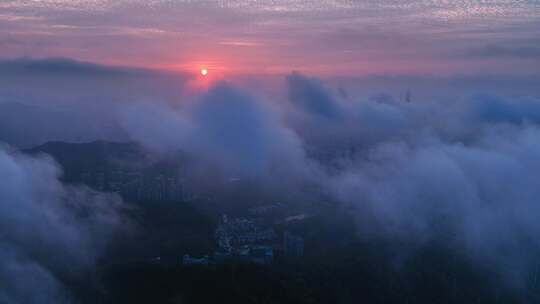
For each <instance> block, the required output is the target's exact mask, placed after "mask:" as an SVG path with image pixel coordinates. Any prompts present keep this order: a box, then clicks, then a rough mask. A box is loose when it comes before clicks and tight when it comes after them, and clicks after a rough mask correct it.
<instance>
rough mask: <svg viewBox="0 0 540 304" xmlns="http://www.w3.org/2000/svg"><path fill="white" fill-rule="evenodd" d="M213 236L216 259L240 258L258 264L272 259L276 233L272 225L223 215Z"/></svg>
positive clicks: (269, 261)
mask: <svg viewBox="0 0 540 304" xmlns="http://www.w3.org/2000/svg"><path fill="white" fill-rule="evenodd" d="M215 237H216V241H217V247H218V249H217V250H216V252H215V253H214V257H215V258H216V260H217V261H223V260H228V259H241V260H245V261H251V262H255V263H260V264H270V263H272V261H273V259H274V246H273V244H274V243H275V242H276V240H277V234H276V232H275V230H274V228H273V227H268V226H265V225H263V224H262V223H261V222H259V221H257V220H256V219H247V218H235V219H229V218H228V217H227V215H223V217H222V220H221V222H220V223H219V225H218V227H217V229H216V232H215Z"/></svg>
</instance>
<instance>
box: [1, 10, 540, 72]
mask: <svg viewBox="0 0 540 304" xmlns="http://www.w3.org/2000/svg"><path fill="white" fill-rule="evenodd" d="M20 57H30V58H47V57H67V58H72V59H77V60H82V61H90V62H95V63H101V64H109V65H119V66H137V67H149V68H159V69H167V70H178V71H197V70H199V69H200V68H203V67H205V68H208V69H210V70H211V71H212V72H214V73H216V72H219V73H228V74H287V73H290V72H291V71H300V72H303V73H309V74H314V75H323V76H326V75H345V76H350V75H354V76H358V75H373V74H377V75H380V74H384V75H404V74H406V75H411V74H414V75H443V76H446V75H508V76H529V75H533V74H538V72H537V71H538V70H540V1H536V0H521V1H516V0H514V1H511V0H493V1H489V0H484V1H480V0H456V1H449V0H421V1H420V0H418V1H413V0H411V1H407V0H377V1H375V0H365V1H359V0H356V1H352V0H333V1H314V0H313V1H309V0H267V1H257V0H231V1H227V0H200V1H196V0H129V1H128V0H114V1H113V0H0V59H13V58H20Z"/></svg>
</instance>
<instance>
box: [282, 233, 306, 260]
mask: <svg viewBox="0 0 540 304" xmlns="http://www.w3.org/2000/svg"><path fill="white" fill-rule="evenodd" d="M283 250H284V251H285V255H286V256H288V257H301V256H303V255H304V239H303V238H302V237H299V236H295V235H292V234H290V233H289V232H285V234H284V235H283Z"/></svg>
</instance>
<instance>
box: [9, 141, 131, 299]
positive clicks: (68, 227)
mask: <svg viewBox="0 0 540 304" xmlns="http://www.w3.org/2000/svg"><path fill="white" fill-rule="evenodd" d="M60 174H61V171H60V169H59V168H58V166H57V165H56V164H55V163H54V161H53V160H52V159H50V158H49V157H46V156H41V157H37V158H34V157H29V156H24V155H21V154H18V153H13V152H8V150H7V149H6V148H4V147H2V148H1V149H0V177H1V179H2V181H3V182H2V183H1V185H0V231H2V232H1V233H0V282H2V284H0V302H2V303H38V302H39V303H70V302H71V301H72V300H73V299H72V298H71V294H70V292H69V288H67V287H66V286H65V285H64V281H65V280H64V279H65V278H71V279H76V278H77V276H78V275H83V273H85V272H87V271H90V272H91V271H93V270H92V269H93V267H94V266H95V263H96V261H97V259H98V257H99V256H100V254H101V253H102V251H103V250H104V249H105V246H106V245H107V241H108V240H109V239H110V238H111V237H112V235H113V233H115V231H117V230H118V229H124V228H126V227H127V226H126V222H125V219H124V217H123V216H122V215H121V214H122V212H121V209H122V203H121V200H120V198H119V197H117V196H115V195H110V194H103V193H97V192H94V191H92V190H90V189H87V188H84V187H71V186H65V185H63V184H62V183H61V182H60V181H59V177H60Z"/></svg>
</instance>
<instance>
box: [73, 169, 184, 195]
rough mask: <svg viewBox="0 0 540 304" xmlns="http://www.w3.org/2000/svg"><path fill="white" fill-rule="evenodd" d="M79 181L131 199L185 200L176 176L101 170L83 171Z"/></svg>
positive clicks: (180, 182)
mask: <svg viewBox="0 0 540 304" xmlns="http://www.w3.org/2000/svg"><path fill="white" fill-rule="evenodd" d="M81 182H82V183H84V184H86V185H89V186H90V187H92V188H94V189H96V190H99V191H107V192H115V193H118V194H120V195H121V196H122V197H124V198H125V199H127V200H131V201H180V200H186V199H187V198H186V193H185V192H184V191H183V188H184V187H183V185H182V181H181V179H180V178H179V177H178V176H172V175H166V174H162V173H154V174H151V173H147V172H143V171H139V170H103V171H96V172H83V173H82V174H81Z"/></svg>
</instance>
